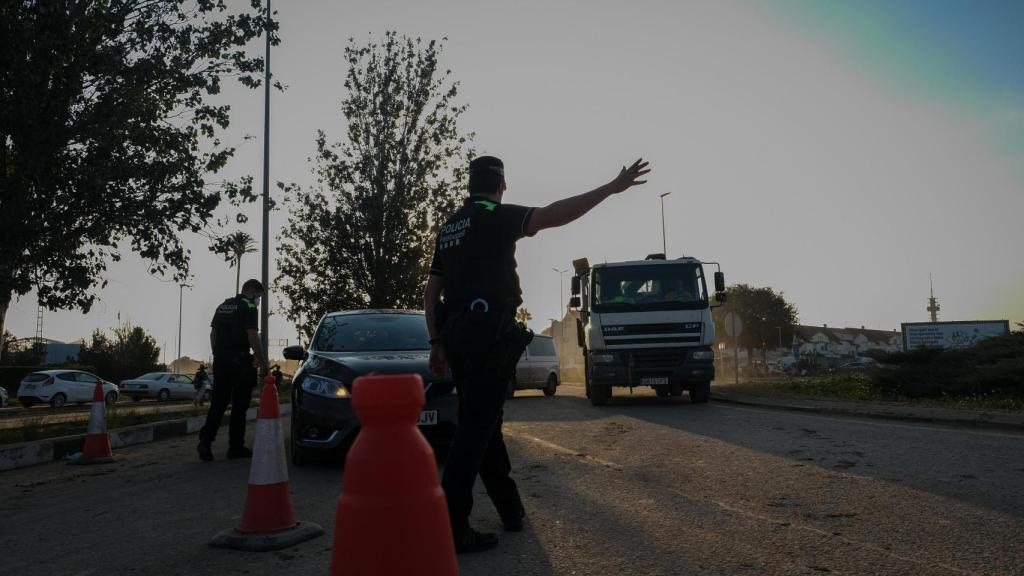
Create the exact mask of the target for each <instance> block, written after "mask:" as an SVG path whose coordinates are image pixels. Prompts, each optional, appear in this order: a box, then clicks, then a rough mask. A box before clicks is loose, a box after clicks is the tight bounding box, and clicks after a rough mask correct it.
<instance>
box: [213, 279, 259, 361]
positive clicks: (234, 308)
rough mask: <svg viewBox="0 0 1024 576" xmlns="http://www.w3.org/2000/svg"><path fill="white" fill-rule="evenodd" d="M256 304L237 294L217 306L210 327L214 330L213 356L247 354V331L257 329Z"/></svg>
mask: <svg viewBox="0 0 1024 576" xmlns="http://www.w3.org/2000/svg"><path fill="white" fill-rule="evenodd" d="M257 308H258V306H256V302H253V301H252V300H249V299H248V298H246V297H245V296H242V295H241V294H239V295H238V296H235V297H234V298H228V299H227V300H225V301H224V303H223V304H221V305H220V306H217V311H216V312H214V313H213V321H212V322H210V326H211V327H212V328H215V329H216V332H215V335H214V339H215V340H214V343H213V355H214V356H239V355H242V354H248V353H249V336H248V334H247V332H248V330H249V329H256V328H259V315H258V313H257Z"/></svg>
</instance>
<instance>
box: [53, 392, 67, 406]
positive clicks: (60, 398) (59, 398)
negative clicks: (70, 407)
mask: <svg viewBox="0 0 1024 576" xmlns="http://www.w3.org/2000/svg"><path fill="white" fill-rule="evenodd" d="M67 401H68V397H67V396H65V395H64V393H63V392H57V393H56V394H54V395H53V398H50V407H51V408H63V407H64V404H67Z"/></svg>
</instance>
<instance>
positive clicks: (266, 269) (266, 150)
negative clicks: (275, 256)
mask: <svg viewBox="0 0 1024 576" xmlns="http://www.w3.org/2000/svg"><path fill="white" fill-rule="evenodd" d="M273 14H274V13H273V11H272V10H271V9H270V0H267V21H266V23H265V28H264V30H263V33H264V34H265V35H266V41H267V55H266V59H265V60H264V62H263V64H264V69H263V263H262V264H263V270H262V274H261V279H262V282H263V298H260V340H261V342H260V344H261V345H262V347H263V358H264V359H266V358H268V356H267V349H268V348H269V344H270V340H268V337H269V336H268V335H269V334H270V330H268V329H267V322H268V321H269V320H270V24H271V22H270V19H271V18H273Z"/></svg>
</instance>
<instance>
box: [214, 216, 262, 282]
mask: <svg viewBox="0 0 1024 576" xmlns="http://www.w3.org/2000/svg"><path fill="white" fill-rule="evenodd" d="M218 244H219V248H220V249H219V250H217V252H218V253H219V254H221V255H222V256H224V259H225V260H227V261H228V262H229V263H230V264H231V266H233V267H234V268H235V294H238V290H239V287H238V286H239V283H240V282H241V280H242V256H245V255H246V254H252V253H253V252H255V251H256V239H255V238H253V237H252V236H250V235H249V233H248V232H243V231H241V230H237V231H235V232H232V233H231V234H228V235H227V236H224V237H223V238H221V239H220V240H219V241H218Z"/></svg>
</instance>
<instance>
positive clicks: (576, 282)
mask: <svg viewBox="0 0 1024 576" xmlns="http://www.w3.org/2000/svg"><path fill="white" fill-rule="evenodd" d="M579 293H580V277H579V276H573V277H572V295H573V296H576V295H578V294H579ZM576 307H577V308H578V307H579V304H577V305H576Z"/></svg>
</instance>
